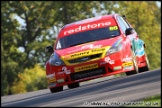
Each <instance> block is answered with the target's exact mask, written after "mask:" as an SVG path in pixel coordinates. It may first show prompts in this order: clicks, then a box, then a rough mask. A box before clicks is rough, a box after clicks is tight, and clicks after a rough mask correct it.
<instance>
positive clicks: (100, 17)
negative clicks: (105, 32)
mask: <svg viewBox="0 0 162 108" xmlns="http://www.w3.org/2000/svg"><path fill="white" fill-rule="evenodd" d="M117 15H118V14H109V15H103V16H97V17H92V18H87V19H84V20H80V21H76V22H73V23H69V24H66V25H64V26H63V27H62V30H63V29H65V28H67V27H68V28H69V27H73V26H77V25H81V24H86V23H89V22H95V21H99V20H105V19H109V18H113V17H116V16H117Z"/></svg>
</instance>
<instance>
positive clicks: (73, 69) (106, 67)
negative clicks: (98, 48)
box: [46, 57, 134, 88]
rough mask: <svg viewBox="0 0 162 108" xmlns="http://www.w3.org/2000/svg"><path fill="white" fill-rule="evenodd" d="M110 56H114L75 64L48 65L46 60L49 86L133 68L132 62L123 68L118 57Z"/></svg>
mask: <svg viewBox="0 0 162 108" xmlns="http://www.w3.org/2000/svg"><path fill="white" fill-rule="evenodd" d="M112 58H114V57H105V58H103V59H100V60H96V61H91V62H86V63H81V64H78V65H75V66H50V65H49V62H47V63H46V74H47V80H48V84H49V88H53V87H58V86H63V85H68V84H71V83H75V82H82V81H86V80H91V79H95V78H99V77H104V76H109V75H113V74H118V73H122V72H126V71H131V70H134V67H133V64H132V63H131V64H129V65H130V66H127V68H125V67H126V66H125V65H123V64H124V63H123V62H122V61H121V58H120V57H118V58H117V57H116V59H112Z"/></svg>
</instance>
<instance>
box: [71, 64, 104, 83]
mask: <svg viewBox="0 0 162 108" xmlns="http://www.w3.org/2000/svg"><path fill="white" fill-rule="evenodd" d="M105 73H106V71H105V68H104V67H102V68H97V69H91V70H86V71H82V72H76V73H72V74H70V77H71V80H79V79H82V78H87V77H91V76H96V75H102V74H105Z"/></svg>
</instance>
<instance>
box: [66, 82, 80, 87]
mask: <svg viewBox="0 0 162 108" xmlns="http://www.w3.org/2000/svg"><path fill="white" fill-rule="evenodd" d="M68 87H69V89H73V88H76V87H79V82H76V83H72V84H69V85H68Z"/></svg>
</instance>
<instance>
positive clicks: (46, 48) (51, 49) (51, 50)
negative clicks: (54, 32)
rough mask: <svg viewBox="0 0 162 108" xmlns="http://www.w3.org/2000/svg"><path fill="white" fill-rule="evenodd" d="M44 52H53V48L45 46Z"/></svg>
mask: <svg viewBox="0 0 162 108" xmlns="http://www.w3.org/2000/svg"><path fill="white" fill-rule="evenodd" d="M45 52H53V47H52V46H46V47H45Z"/></svg>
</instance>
